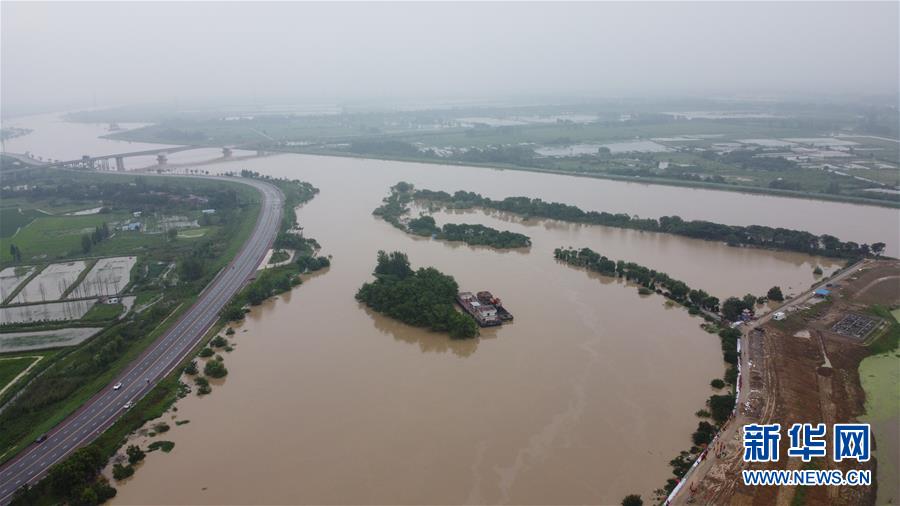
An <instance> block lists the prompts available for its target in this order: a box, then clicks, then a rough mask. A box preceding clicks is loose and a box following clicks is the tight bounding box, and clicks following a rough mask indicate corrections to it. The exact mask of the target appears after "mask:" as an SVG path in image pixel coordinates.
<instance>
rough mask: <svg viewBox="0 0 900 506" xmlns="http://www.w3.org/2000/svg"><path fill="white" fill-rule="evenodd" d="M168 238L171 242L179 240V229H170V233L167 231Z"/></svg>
mask: <svg viewBox="0 0 900 506" xmlns="http://www.w3.org/2000/svg"><path fill="white" fill-rule="evenodd" d="M166 237H168V238H169V240H170V241H174V240H175V239H177V238H178V229H177V228H170V229H169V230H168V231H166Z"/></svg>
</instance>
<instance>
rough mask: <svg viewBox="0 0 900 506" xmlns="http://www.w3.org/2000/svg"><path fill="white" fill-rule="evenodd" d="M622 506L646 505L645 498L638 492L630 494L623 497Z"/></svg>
mask: <svg viewBox="0 0 900 506" xmlns="http://www.w3.org/2000/svg"><path fill="white" fill-rule="evenodd" d="M622 506H644V500H643V499H641V496H640V495H638V494H629V495H626V496H625V499H622Z"/></svg>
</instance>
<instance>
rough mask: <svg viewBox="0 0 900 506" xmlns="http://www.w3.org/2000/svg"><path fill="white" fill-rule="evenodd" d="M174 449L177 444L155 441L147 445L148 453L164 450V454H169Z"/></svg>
mask: <svg viewBox="0 0 900 506" xmlns="http://www.w3.org/2000/svg"><path fill="white" fill-rule="evenodd" d="M174 448H175V443H173V442H172V441H154V442H152V443H150V444H149V445H147V451H148V452H152V451H156V450H162V451H163V452H164V453H169V452H170V451H172V449H174Z"/></svg>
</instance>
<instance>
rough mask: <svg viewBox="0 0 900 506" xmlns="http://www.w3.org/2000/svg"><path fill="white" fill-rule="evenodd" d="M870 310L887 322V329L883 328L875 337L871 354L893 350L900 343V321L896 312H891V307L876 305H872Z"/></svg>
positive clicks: (870, 346)
mask: <svg viewBox="0 0 900 506" xmlns="http://www.w3.org/2000/svg"><path fill="white" fill-rule="evenodd" d="M869 311H870V312H871V313H872V314H874V315H876V316H878V317H880V318H883V319H884V320H885V321H886V322H887V324H888V325H887V329H885V330H883V331H882V333H881V334H880V335H877V336H875V337H874V340H873V341H872V343H871V344H870V345H869V354H870V355H880V354H882V353H888V352H892V351H894V350H896V349H897V347H898V345H900V323H898V322H897V318H895V317H894V313H896V312H897V311H896V310H895V311H894V313H892V312H891V310H890V309H888V308H886V307H884V306H879V305H875V306H872V307H871V308H870V309H869Z"/></svg>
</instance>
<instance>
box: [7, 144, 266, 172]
mask: <svg viewBox="0 0 900 506" xmlns="http://www.w3.org/2000/svg"><path fill="white" fill-rule="evenodd" d="M213 147H214V146H196V145H188V146H171V147H160V148H154V149H145V150H141V151H130V152H127V153H115V154H110V155H99V156H91V155H84V156H82V157H81V158H78V159H75V160H56V161H46V162H42V161H39V160H35V159H34V158H31V157H27V156H25V155H19V154H15V153H4V155H7V156H10V157H12V158H15V159H18V160H20V161H23V162H26V163H32V164H38V165H42V166H44V167H58V168H67V169H100V170H113V169H115V170H117V171H124V170H125V159H126V158H133V157H139V156H154V155H156V163H157V166H160V167H163V166H165V165H166V164H167V163H168V157H169V155H171V154H173V153H179V152H181V151H192V150H195V149H210V148H213ZM221 149H222V158H225V159H227V158H231V157H232V154H233V152H234V150H235V149H246V148H242V147H227V146H226V147H223V148H221ZM265 154H266V153H265V151H263V150H260V149H256V156H263V155H265ZM113 163H114V164H115V165H114V166H113V165H112V164H113ZM200 163H203V162H199V163H198V164H200Z"/></svg>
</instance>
